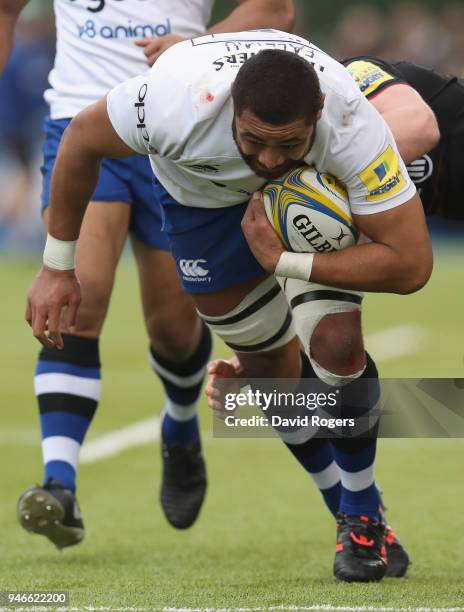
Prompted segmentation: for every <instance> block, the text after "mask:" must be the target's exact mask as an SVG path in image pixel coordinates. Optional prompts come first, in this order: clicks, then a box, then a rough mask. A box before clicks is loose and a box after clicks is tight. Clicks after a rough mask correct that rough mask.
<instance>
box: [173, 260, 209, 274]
mask: <svg viewBox="0 0 464 612" xmlns="http://www.w3.org/2000/svg"><path fill="white" fill-rule="evenodd" d="M205 263H206V259H180V260H179V268H180V269H181V271H182V274H183V275H184V276H187V277H191V278H192V277H193V278H198V277H203V276H206V275H207V274H208V272H209V271H208V270H205V268H203V267H202V265H203V264H205Z"/></svg>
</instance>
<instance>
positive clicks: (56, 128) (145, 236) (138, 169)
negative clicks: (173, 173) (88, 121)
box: [41, 118, 169, 250]
mask: <svg viewBox="0 0 464 612" xmlns="http://www.w3.org/2000/svg"><path fill="white" fill-rule="evenodd" d="M70 121H71V120H70V119H57V120H53V119H50V118H46V119H45V121H44V133H45V142H44V163H43V166H42V168H41V170H42V175H43V191H42V206H43V208H46V207H47V206H48V201H49V194H50V179H51V175H52V170H53V165H54V163H55V159H56V154H57V151H58V147H59V144H60V141H61V137H62V135H63V132H64V130H65V129H66V127H67V126H68V124H69V122H70ZM154 181H155V182H156V179H155V177H154V175H153V171H152V169H151V166H150V162H149V160H148V157H147V156H146V155H134V156H133V157H126V158H124V159H105V160H103V163H102V165H101V169H100V175H99V178H98V183H97V187H96V189H95V191H94V193H93V195H92V200H94V201H97V202H126V203H127V204H129V205H131V218H130V226H129V230H130V231H131V232H132V233H133V234H134V235H135V236H136V238H137V239H138V240H140V241H141V242H143V243H144V244H146V245H148V246H150V247H152V248H154V249H161V250H168V249H169V245H168V241H167V237H166V235H165V234H163V233H162V231H161V226H162V219H161V209H160V205H159V202H158V201H157V200H156V195H155V194H154V192H153V182H154Z"/></svg>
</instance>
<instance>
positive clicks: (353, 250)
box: [311, 242, 432, 294]
mask: <svg viewBox="0 0 464 612" xmlns="http://www.w3.org/2000/svg"><path fill="white" fill-rule="evenodd" d="M408 246H410V247H411V248H408V249H407V250H406V248H405V250H404V251H400V250H395V249H393V248H392V247H390V246H387V245H384V244H379V243H375V242H372V243H368V244H361V245H358V246H353V247H349V248H347V249H343V250H342V251H334V252H332V253H323V254H316V255H315V256H314V260H313V265H312V270H311V281H312V282H316V283H321V284H323V285H330V286H334V287H340V288H342V289H352V290H357V291H375V292H386V293H401V294H406V293H414V292H415V291H418V290H419V289H421V288H422V287H423V286H424V285H425V284H426V282H427V281H428V279H429V277H430V274H431V272H432V252H431V249H430V246H429V245H424V246H423V247H422V248H417V249H415V248H414V245H405V247H408Z"/></svg>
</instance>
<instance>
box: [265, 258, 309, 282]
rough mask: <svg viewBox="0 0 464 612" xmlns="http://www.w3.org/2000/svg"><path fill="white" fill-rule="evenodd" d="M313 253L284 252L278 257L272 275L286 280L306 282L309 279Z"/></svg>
mask: <svg viewBox="0 0 464 612" xmlns="http://www.w3.org/2000/svg"><path fill="white" fill-rule="evenodd" d="M313 259H314V253H291V252H289V251H284V252H283V253H282V255H281V256H280V259H279V263H278V264H277V266H276V269H275V272H274V274H275V275H276V276H285V277H287V278H296V279H299V280H304V281H308V280H309V279H310V278H311V270H312V267H313Z"/></svg>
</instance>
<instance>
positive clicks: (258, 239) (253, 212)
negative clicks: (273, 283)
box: [242, 191, 285, 274]
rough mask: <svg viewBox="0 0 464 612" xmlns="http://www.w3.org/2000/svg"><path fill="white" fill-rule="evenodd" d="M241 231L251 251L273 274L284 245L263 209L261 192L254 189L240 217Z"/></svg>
mask: <svg viewBox="0 0 464 612" xmlns="http://www.w3.org/2000/svg"><path fill="white" fill-rule="evenodd" d="M242 231H243V233H244V235H245V238H246V241H247V242H248V246H249V247H250V249H251V252H252V253H253V255H254V256H255V257H256V259H257V260H258V262H259V263H260V264H261V266H262V267H263V268H264V269H265V270H266V272H269V273H270V274H274V271H275V269H276V266H277V264H278V262H279V259H280V256H281V255H282V253H283V252H284V250H285V249H284V247H283V245H282V243H281V242H280V240H279V237H278V236H277V234H276V233H275V231H274V229H273V227H272V225H271V224H270V223H269V221H268V218H267V217H266V213H265V211H264V200H263V194H262V193H261V192H260V191H256V192H255V193H254V194H253V197H252V198H251V200H250V202H249V204H248V208H247V209H246V212H245V215H244V216H243V219H242Z"/></svg>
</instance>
